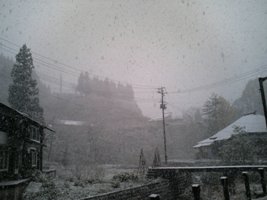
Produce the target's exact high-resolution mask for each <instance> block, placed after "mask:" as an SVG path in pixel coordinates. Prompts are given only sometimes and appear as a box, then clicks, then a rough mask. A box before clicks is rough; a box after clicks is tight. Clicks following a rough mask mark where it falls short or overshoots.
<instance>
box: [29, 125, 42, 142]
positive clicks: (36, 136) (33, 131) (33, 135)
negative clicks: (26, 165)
mask: <svg viewBox="0 0 267 200" xmlns="http://www.w3.org/2000/svg"><path fill="white" fill-rule="evenodd" d="M29 132H30V139H32V140H36V141H40V132H39V129H38V128H37V127H35V126H30V127H29Z"/></svg>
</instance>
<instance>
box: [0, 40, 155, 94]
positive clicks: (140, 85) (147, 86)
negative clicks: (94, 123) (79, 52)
mask: <svg viewBox="0 0 267 200" xmlns="http://www.w3.org/2000/svg"><path fill="white" fill-rule="evenodd" d="M0 40H2V41H5V42H7V43H10V44H12V45H14V46H16V47H19V48H20V46H19V45H18V44H15V43H13V42H11V41H9V40H7V39H5V38H3V37H2V36H0ZM0 44H1V46H2V45H3V46H6V47H8V48H10V49H12V50H14V51H16V52H17V50H16V49H13V48H12V47H9V46H7V45H5V44H3V43H0ZM31 52H32V54H35V55H37V56H39V57H42V58H44V59H47V60H50V61H52V62H54V64H52V63H49V64H50V65H54V66H57V65H55V64H60V65H62V66H64V67H66V68H69V69H71V70H73V71H75V72H77V73H80V72H83V71H84V69H81V68H76V67H75V68H73V67H72V66H70V65H67V64H65V63H63V62H61V61H58V60H56V59H53V58H49V57H47V56H44V55H42V54H40V53H37V52H36V51H33V50H31ZM34 58H35V59H36V56H35V57H34ZM37 59H39V60H41V59H40V58H37ZM42 61H43V60H42ZM43 62H45V61H43ZM57 67H59V66H57ZM88 74H91V75H94V76H98V77H102V78H107V77H106V76H103V75H99V74H94V73H92V72H88ZM110 80H112V81H114V82H117V83H126V84H130V83H128V82H125V81H119V80H116V79H110ZM130 85H135V86H137V87H144V88H149V89H155V88H158V87H159V86H152V85H143V84H137V83H133V84H130Z"/></svg>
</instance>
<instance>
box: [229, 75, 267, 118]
mask: <svg viewBox="0 0 267 200" xmlns="http://www.w3.org/2000/svg"><path fill="white" fill-rule="evenodd" d="M259 88H260V86H259V81H258V79H254V80H250V81H249V82H248V83H247V84H246V87H245V89H244V90H243V92H242V95H241V97H240V98H238V99H237V100H235V101H234V103H233V106H234V107H235V108H237V109H238V110H239V112H240V114H241V115H242V114H247V113H251V112H254V111H256V112H257V113H258V114H263V106H262V100H261V94H260V91H259ZM264 91H265V95H267V81H265V82H264Z"/></svg>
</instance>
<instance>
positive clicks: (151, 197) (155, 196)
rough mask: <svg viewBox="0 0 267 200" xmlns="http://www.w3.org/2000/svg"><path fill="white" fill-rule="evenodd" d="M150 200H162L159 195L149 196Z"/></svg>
mask: <svg viewBox="0 0 267 200" xmlns="http://www.w3.org/2000/svg"><path fill="white" fill-rule="evenodd" d="M149 199H151V200H160V196H159V195H158V194H151V195H149Z"/></svg>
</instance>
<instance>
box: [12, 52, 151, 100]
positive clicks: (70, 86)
mask: <svg viewBox="0 0 267 200" xmlns="http://www.w3.org/2000/svg"><path fill="white" fill-rule="evenodd" d="M10 52H11V51H10ZM11 53H14V52H11ZM37 63H38V61H37ZM38 73H40V72H38ZM41 74H42V73H41ZM42 76H46V77H47V78H48V79H49V80H45V79H44V78H43V77H40V76H39V77H38V78H39V79H40V80H41V81H43V82H46V83H47V82H49V83H50V84H51V82H53V83H54V84H53V86H56V87H57V86H58V84H59V79H57V78H55V77H52V76H49V75H47V74H42ZM66 83H67V84H68V85H67V84H66ZM76 84H77V83H74V82H69V81H64V82H63V84H62V86H63V87H64V88H67V89H71V90H75V87H73V86H75V85H76ZM94 91H102V90H97V89H94ZM151 92H152V91H151ZM151 92H142V93H147V94H150V93H151ZM134 93H138V92H134ZM119 96H120V97H130V96H129V95H125V94H123V95H119ZM114 98H117V99H119V98H118V97H114ZM134 99H136V100H150V101H151V100H152V101H153V100H154V99H148V98H137V97H135V98H134Z"/></svg>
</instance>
